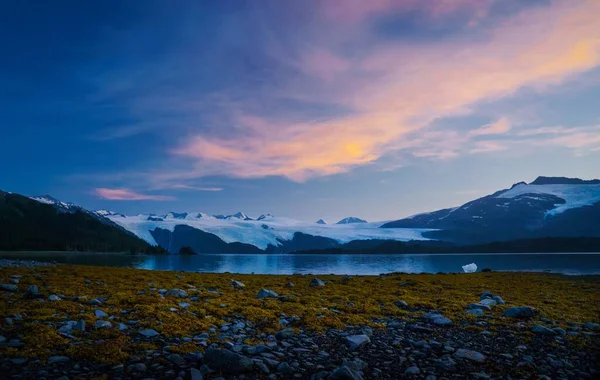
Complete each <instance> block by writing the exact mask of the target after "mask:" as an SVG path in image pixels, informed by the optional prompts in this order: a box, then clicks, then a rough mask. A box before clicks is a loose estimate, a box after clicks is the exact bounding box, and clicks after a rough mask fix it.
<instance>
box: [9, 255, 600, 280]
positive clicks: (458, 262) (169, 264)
mask: <svg viewBox="0 0 600 380" xmlns="http://www.w3.org/2000/svg"><path fill="white" fill-rule="evenodd" d="M0 257H1V258H12V259H15V258H20V259H32V260H39V261H56V262H59V263H67V264H77V265H102V266H120V267H132V268H139V269H149V270H174V271H187V272H212V273H223V272H231V273H257V274H292V273H313V274H330V273H333V274H358V275H376V274H380V273H390V272H406V273H421V272H425V273H436V272H462V266H463V265H465V264H469V263H475V264H477V266H478V267H479V270H481V269H483V268H490V269H492V270H494V271H526V272H552V273H563V274H570V275H581V274H600V253H547V254H544V253H520V254H513V253H511V254H496V253H488V254H472V253H470V254H396V255H391V254H381V255H377V254H369V255H359V254H351V255H327V254H312V255H311V254H273V255H267V254H203V255H122V254H104V253H60V252H58V253H57V252H48V253H45V252H34V253H22V252H13V253H11V252H0Z"/></svg>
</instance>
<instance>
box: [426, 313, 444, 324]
mask: <svg viewBox="0 0 600 380" xmlns="http://www.w3.org/2000/svg"><path fill="white" fill-rule="evenodd" d="M438 318H444V316H443V315H441V314H440V313H436V312H429V313H427V314H425V315H424V316H423V319H426V320H428V321H429V322H433V321H434V320H436V319H438Z"/></svg>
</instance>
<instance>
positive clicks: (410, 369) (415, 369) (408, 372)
mask: <svg viewBox="0 0 600 380" xmlns="http://www.w3.org/2000/svg"><path fill="white" fill-rule="evenodd" d="M420 373H421V370H420V369H419V367H416V366H412V367H408V368H407V369H406V371H405V372H404V374H406V375H407V376H415V375H418V374H420Z"/></svg>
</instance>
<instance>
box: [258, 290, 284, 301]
mask: <svg viewBox="0 0 600 380" xmlns="http://www.w3.org/2000/svg"><path fill="white" fill-rule="evenodd" d="M277 297H279V295H278V294H277V293H275V292H274V291H272V290H269V289H261V290H260V291H259V292H258V299H259V300H260V299H263V298H277Z"/></svg>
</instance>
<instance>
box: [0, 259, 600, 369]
mask: <svg viewBox="0 0 600 380" xmlns="http://www.w3.org/2000/svg"><path fill="white" fill-rule="evenodd" d="M0 313H1V318H2V319H1V321H0V374H1V376H0V377H2V378H14V379H28V378H36V379H40V380H41V379H87V378H107V379H129V378H132V379H149V378H153V379H177V378H180V379H194V380H197V379H218V378H223V379H234V378H235V379H255V378H264V379H331V380H335V379H338V380H339V379H398V378H404V377H406V378H414V379H427V380H434V379H457V378H458V379H460V378H468V379H493V378H502V379H520V378H539V379H555V378H559V379H560V378H565V379H571V378H572V379H594V378H598V377H599V376H600V372H599V371H600V366H599V364H598V363H600V360H599V359H600V356H599V349H600V343H599V342H600V328H599V325H598V322H599V319H600V278H599V277H592V276H585V277H567V276H558V275H549V274H535V273H494V272H491V273H473V274H438V275H425V274H422V275H408V274H388V275H381V276H316V277H315V276H303V275H290V276H265V275H234V274H229V273H226V274H196V273H179V272H164V271H160V272H159V271H144V270H134V269H126V268H102V267H82V266H68V265H52V266H46V265H35V264H32V263H31V262H27V263H22V265H19V263H16V262H13V263H3V265H1V266H0Z"/></svg>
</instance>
